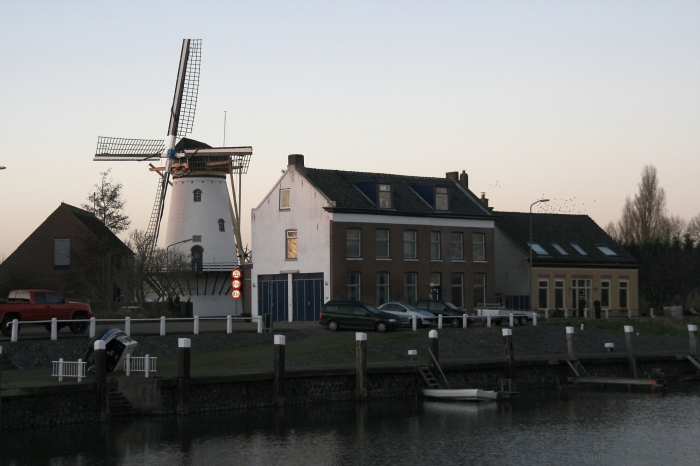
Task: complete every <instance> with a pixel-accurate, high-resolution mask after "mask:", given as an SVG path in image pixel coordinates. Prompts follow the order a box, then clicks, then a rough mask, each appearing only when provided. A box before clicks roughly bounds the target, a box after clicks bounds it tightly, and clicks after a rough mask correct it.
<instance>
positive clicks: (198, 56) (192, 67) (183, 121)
mask: <svg viewBox="0 0 700 466" xmlns="http://www.w3.org/2000/svg"><path fill="white" fill-rule="evenodd" d="M201 62H202V39H185V40H184V41H183V43H182V53H181V55H180V69H179V70H178V74H177V80H176V81H175V95H174V97H173V106H172V108H171V112H170V113H171V115H170V126H169V127H168V135H175V136H177V137H179V138H183V137H185V136H187V135H188V134H190V133H191V132H192V125H193V124H194V115H195V111H196V110H197V92H198V91H199V70H200V66H201Z"/></svg>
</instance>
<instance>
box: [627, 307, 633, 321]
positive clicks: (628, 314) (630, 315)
mask: <svg viewBox="0 0 700 466" xmlns="http://www.w3.org/2000/svg"><path fill="white" fill-rule="evenodd" d="M627 318H628V319H631V318H632V309H630V308H627Z"/></svg>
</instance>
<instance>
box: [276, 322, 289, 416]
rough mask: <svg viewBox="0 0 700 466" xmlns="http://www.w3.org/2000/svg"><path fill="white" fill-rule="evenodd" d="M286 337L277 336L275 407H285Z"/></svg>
mask: <svg viewBox="0 0 700 466" xmlns="http://www.w3.org/2000/svg"><path fill="white" fill-rule="evenodd" d="M285 340H286V338H285V336H284V335H275V378H274V387H273V390H274V393H273V398H274V399H273V401H274V403H275V406H278V407H282V406H284V346H285Z"/></svg>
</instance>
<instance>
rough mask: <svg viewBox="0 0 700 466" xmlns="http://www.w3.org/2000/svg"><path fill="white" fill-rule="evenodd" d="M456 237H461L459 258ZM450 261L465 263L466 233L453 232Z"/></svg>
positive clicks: (451, 235) (451, 234)
mask: <svg viewBox="0 0 700 466" xmlns="http://www.w3.org/2000/svg"><path fill="white" fill-rule="evenodd" d="M455 235H457V237H459V256H458V257H455V245H457V244H458V243H457V241H455ZM450 259H451V260H453V261H463V260H464V233H462V232H461V231H453V232H451V233H450Z"/></svg>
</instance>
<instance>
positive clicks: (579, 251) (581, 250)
mask: <svg viewBox="0 0 700 466" xmlns="http://www.w3.org/2000/svg"><path fill="white" fill-rule="evenodd" d="M571 247H572V248H574V249H576V252H578V253H579V254H581V255H582V256H587V255H588V253H587V252H586V251H584V250H583V248H582V247H581V246H579V245H578V244H576V243H571Z"/></svg>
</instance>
